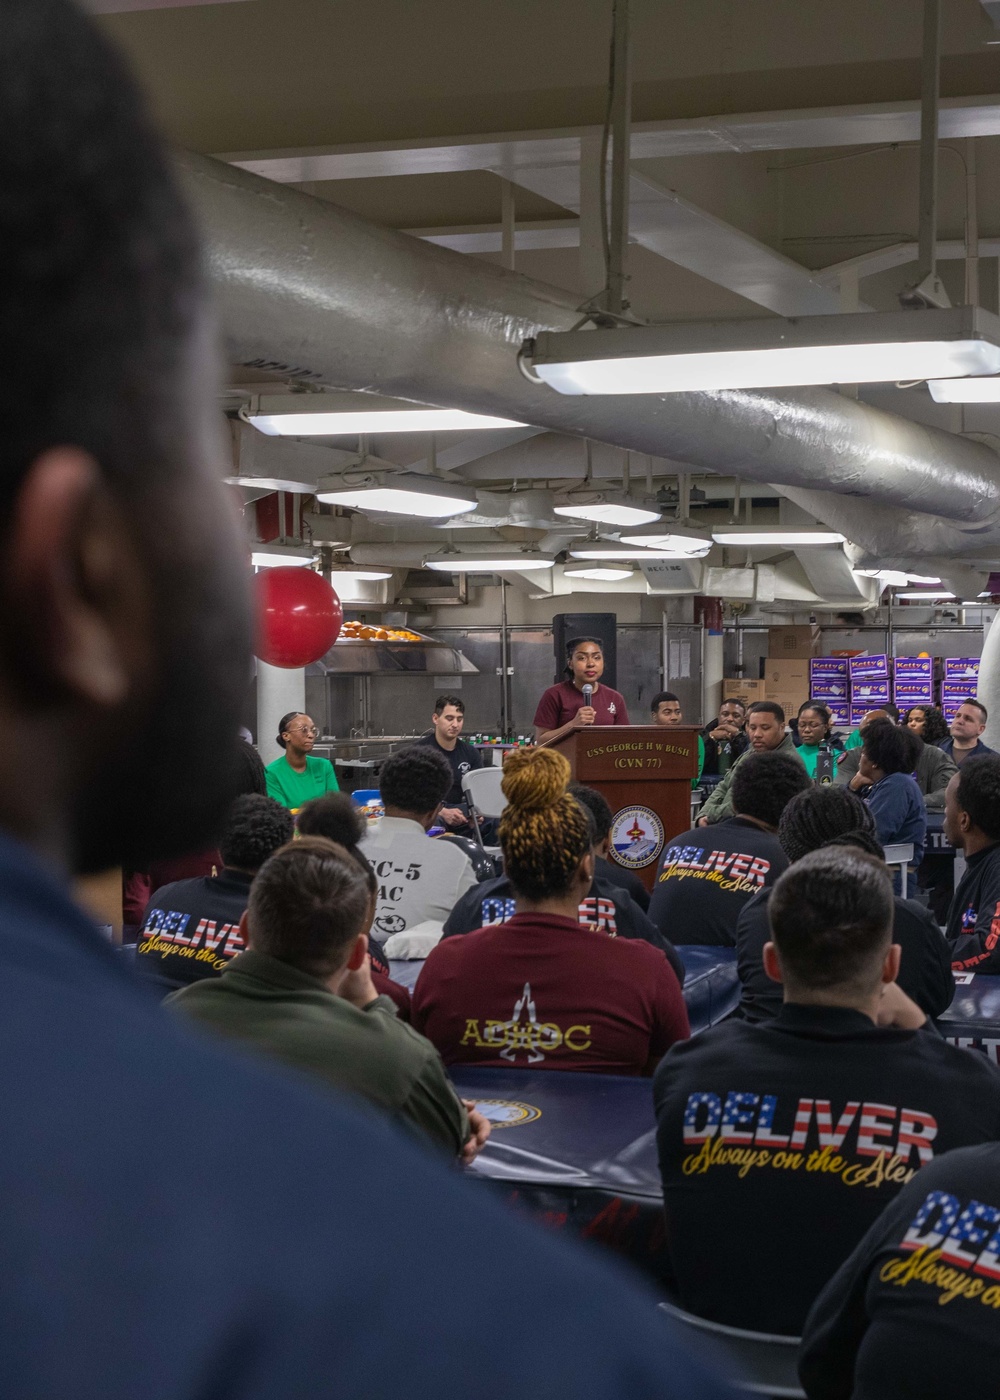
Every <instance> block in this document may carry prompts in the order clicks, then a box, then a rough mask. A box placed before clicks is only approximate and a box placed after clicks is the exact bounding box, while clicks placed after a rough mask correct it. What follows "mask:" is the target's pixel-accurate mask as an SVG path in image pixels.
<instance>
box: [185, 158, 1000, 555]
mask: <svg viewBox="0 0 1000 1400" xmlns="http://www.w3.org/2000/svg"><path fill="white" fill-rule="evenodd" d="M179 171H180V175H181V178H182V181H183V184H184V187H185V189H186V190H187V193H188V195H189V197H190V199H191V201H192V203H193V206H194V208H195V210H196V213H197V214H198V216H199V218H200V222H201V225H202V228H203V231H204V234H205V237H206V243H207V257H208V268H209V274H210V277H211V281H212V283H213V284H214V289H215V293H216V298H217V303H218V306H219V309H220V312H221V317H222V324H223V328H224V331H225V335H226V340H227V343H228V346H229V351H230V353H231V355H232V356H233V358H234V359H235V360H237V361H238V362H240V363H243V364H246V365H251V366H257V367H259V368H263V369H269V370H275V369H277V370H280V371H282V372H284V373H286V374H289V375H296V376H299V377H305V378H311V379H313V380H315V381H317V382H322V383H325V384H327V385H330V386H333V387H336V388H339V389H354V390H371V391H374V390H377V391H378V392H379V393H380V394H389V395H392V396H394V397H397V398H403V399H410V400H413V401H415V402H420V403H426V404H433V405H442V406H446V407H456V408H464V409H468V410H469V411H471V412H479V413H492V414H496V415H498V416H500V417H505V418H510V419H516V420H517V421H519V422H526V423H529V424H533V425H535V426H538V427H546V428H550V429H552V430H554V431H557V432H564V433H572V434H577V435H582V436H586V437H590V438H594V439H598V440H601V441H604V442H610V443H615V444H616V445H618V446H619V447H626V448H631V449H633V450H636V451H639V452H646V453H651V454H653V455H655V456H659V457H669V458H673V459H675V460H678V461H682V462H687V463H690V464H694V465H697V466H700V467H703V468H708V469H710V470H718V469H720V468H721V469H723V470H725V471H727V472H731V473H733V474H735V475H737V476H739V477H741V478H746V479H749V480H752V481H762V482H769V483H773V484H775V485H784V486H795V487H805V488H814V489H820V490H825V491H832V492H837V493H843V494H846V495H857V496H865V497H868V498H870V499H871V500H872V501H874V502H880V503H882V504H883V505H885V506H893V507H899V508H902V509H903V510H904V511H905V510H908V511H914V510H918V511H922V512H925V513H927V514H929V515H934V516H939V517H943V518H944V519H945V520H956V521H962V522H967V523H970V524H973V525H976V524H980V523H992V521H993V520H994V518H995V517H996V516H997V514H998V511H1000V464H998V461H997V458H996V456H995V455H994V454H993V452H992V451H991V450H990V449H989V448H988V447H986V446H985V445H983V444H982V443H978V442H971V441H968V440H967V439H964V438H961V437H957V436H954V435H952V434H949V433H945V432H942V431H940V430H936V429H933V428H928V427H925V426H922V425H919V424H916V423H912V422H909V421H907V420H905V419H902V418H897V417H894V416H893V415H891V414H887V413H882V412H880V411H878V410H877V409H873V408H871V407H870V406H868V405H866V404H864V403H862V402H859V401H858V400H855V399H852V398H849V397H847V396H842V395H839V394H836V393H833V392H832V391H830V390H825V389H799V390H785V391H783V392H781V391H776V392H766V391H724V392H718V393H704V394H670V395H665V396H662V397H656V396H645V397H639V398H637V397H633V396H624V397H601V398H586V397H566V396H564V395H559V394H556V393H554V392H550V391H548V390H546V389H544V388H542V387H539V386H537V385H533V384H530V383H528V381H527V380H526V379H525V378H524V377H523V376H522V375H521V373H520V372H519V370H518V366H517V351H518V349H519V347H520V346H521V345H522V343H523V341H524V340H525V339H526V338H528V337H530V336H533V335H535V334H537V333H538V332H540V331H543V330H552V331H562V330H568V329H570V328H571V327H572V326H573V325H574V324H575V323H576V322H577V320H578V319H579V318H578V313H577V310H576V306H575V304H574V301H573V300H572V299H571V298H570V297H569V296H568V294H567V293H565V292H563V291H560V290H558V289H556V288H553V287H549V286H546V285H544V284H542V283H539V282H534V281H531V280H529V279H528V278H525V277H522V276H520V275H519V274H516V273H512V272H509V271H507V270H505V269H503V268H499V267H495V266H493V265H491V264H488V263H485V262H480V261H477V260H474V259H468V258H464V257H463V256H462V255H461V254H459V253H454V252H452V251H451V250H449V249H447V248H438V247H435V246H433V245H431V244H428V243H424V242H422V241H420V240H418V239H415V238H411V237H409V236H407V235H406V234H402V233H397V232H395V231H394V230H391V229H385V228H379V227H377V226H376V225H374V224H370V223H367V222H366V221H365V220H363V219H360V218H358V217H357V216H356V215H354V214H351V213H349V212H347V211H345V210H342V209H339V208H337V207H336V206H335V205H333V204H329V203H326V202H325V201H322V200H319V199H316V198H314V197H313V196H311V195H307V194H304V193H302V192H301V191H298V190H294V189H290V188H288V187H287V186H284V185H278V184H275V183H273V182H271V181H268V180H264V179H261V178H260V177H259V176H255V175H251V174H249V173H248V172H246V171H244V170H239V169H236V168H234V167H233V166H229V165H225V164H223V163H221V162H219V161H214V160H211V159H208V158H206V157H202V156H195V155H190V154H184V155H181V156H180V157H179ZM867 509H868V507H867V506H860V507H859V513H860V514H861V515H863V514H864V512H865V511H866V510H867ZM895 519H896V520H897V522H898V523H899V525H900V527H901V529H904V531H905V528H906V524H907V522H906V521H905V520H904V519H903V517H902V516H900V515H898V514H897V515H896V516H895ZM913 528H914V529H916V528H917V527H913ZM844 533H845V534H850V532H849V531H847V530H845V531H844ZM953 533H954V534H956V535H960V534H961V532H958V531H956V532H953ZM995 533H996V534H997V536H998V537H1000V527H998V529H997V531H996V532H995ZM937 552H948V551H947V550H943V551H942V550H938V551H937Z"/></svg>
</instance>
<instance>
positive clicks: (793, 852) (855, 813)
mask: <svg viewBox="0 0 1000 1400" xmlns="http://www.w3.org/2000/svg"><path fill="white" fill-rule="evenodd" d="M778 843H779V845H780V846H781V849H782V850H783V851H784V853H785V855H786V856H787V857H788V859H789V860H790V861H793V862H794V861H797V860H801V859H802V857H803V856H804V855H808V853H809V852H810V851H818V850H819V849H820V847H821V846H827V845H830V844H833V843H836V844H839V845H844V844H846V845H853V846H854V847H855V848H858V849H860V850H862V851H867V852H868V853H869V854H871V855H876V854H878V855H880V854H881V847H879V846H878V842H877V839H876V836H875V818H874V817H873V816H872V814H871V808H870V807H868V806H867V805H866V804H865V803H864V802H862V801H861V798H860V797H858V796H857V795H856V794H855V793H853V792H852V791H851V789H850V788H849V787H846V786H841V785H840V784H838V783H832V784H830V786H828V787H808V788H806V790H805V792H800V793H799V794H798V795H797V796H795V797H793V798H792V800H791V801H790V802H789V804H788V806H787V807H786V808H785V810H784V811H783V812H782V814H781V820H780V821H779V822H778ZM876 848H877V849H876Z"/></svg>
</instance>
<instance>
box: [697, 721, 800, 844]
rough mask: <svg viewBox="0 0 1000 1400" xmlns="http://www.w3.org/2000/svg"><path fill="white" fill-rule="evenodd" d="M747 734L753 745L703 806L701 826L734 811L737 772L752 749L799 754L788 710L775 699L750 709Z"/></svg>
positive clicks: (717, 820)
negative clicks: (788, 724) (789, 726)
mask: <svg viewBox="0 0 1000 1400" xmlns="http://www.w3.org/2000/svg"><path fill="white" fill-rule="evenodd" d="M747 737H748V739H749V740H750V746H749V748H748V749H746V751H745V752H744V753H743V755H742V757H741V758H738V759H737V760H736V762H735V763H734V764H733V766H732V767H731V768H730V769H729V771H728V772H727V773H726V775H725V777H724V778H723V779H722V782H721V783H719V785H718V786H717V787H716V788H715V789H714V791H713V792H712V794H711V796H710V797H709V799H708V801H707V802H706V803H705V805H704V807H703V808H702V809H701V816H700V817H699V818H698V825H699V826H711V825H712V824H713V823H714V822H721V821H723V820H724V819H725V818H726V817H731V816H733V815H734V813H733V794H732V785H733V775H734V774H735V773H736V770H737V769H738V768H739V766H740V764H741V763H746V761H747V758H748V757H749V755H750V753H751V752H753V753H770V752H772V751H777V752H780V753H787V754H791V755H792V756H793V757H797V755H798V752H799V751H798V749H797V748H796V747H795V744H794V742H793V740H792V736H791V735H790V734H789V733H787V731H786V729H785V712H784V710H783V709H782V708H781V706H780V705H779V704H778V703H777V702H776V701H774V700H756V701H755V702H754V703H753V704H752V705H751V706H750V708H749V710H747ZM799 762H801V759H799Z"/></svg>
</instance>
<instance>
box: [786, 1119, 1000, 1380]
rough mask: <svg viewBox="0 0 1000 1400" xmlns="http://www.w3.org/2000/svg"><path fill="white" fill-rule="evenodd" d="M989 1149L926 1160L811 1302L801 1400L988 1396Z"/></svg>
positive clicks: (991, 1364) (999, 1337) (999, 1213)
mask: <svg viewBox="0 0 1000 1400" xmlns="http://www.w3.org/2000/svg"><path fill="white" fill-rule="evenodd" d="M998 1318H1000V1144H997V1143H995V1142H991V1143H988V1144H986V1145H985V1146H981V1147H966V1148H963V1149H962V1150H960V1151H958V1152H949V1153H948V1154H947V1156H944V1157H939V1158H936V1159H935V1161H933V1162H931V1163H930V1164H929V1165H928V1166H926V1167H924V1169H923V1170H922V1171H921V1172H920V1174H919V1175H918V1176H917V1177H915V1178H914V1180H913V1181H911V1182H910V1184H909V1185H908V1186H906V1187H904V1189H903V1190H902V1191H901V1192H900V1193H899V1195H898V1196H897V1197H896V1199H895V1201H893V1203H892V1205H890V1206H889V1207H888V1209H887V1210H885V1211H884V1212H883V1213H882V1215H880V1216H879V1218H878V1220H877V1221H876V1222H875V1224H874V1225H873V1226H872V1227H871V1229H870V1230H869V1231H868V1233H867V1234H866V1235H865V1237H864V1238H863V1239H862V1241H861V1243H860V1244H859V1245H858V1247H857V1249H856V1250H855V1251H854V1253H853V1254H852V1255H851V1257H850V1258H849V1259H848V1260H847V1262H846V1263H845V1264H844V1265H843V1266H842V1267H841V1268H840V1269H839V1270H838V1272H837V1273H836V1274H835V1275H834V1276H833V1278H832V1279H831V1281H830V1282H829V1284H827V1286H826V1288H824V1290H823V1292H822V1293H821V1294H820V1295H819V1297H818V1298H817V1300H816V1303H815V1306H814V1307H813V1310H812V1312H811V1313H810V1314H809V1318H808V1320H807V1322H806V1327H805V1332H804V1333H803V1338H802V1351H801V1354H800V1362H799V1374H800V1375H801V1377H802V1380H803V1384H804V1385H805V1388H806V1391H807V1393H808V1395H809V1397H810V1400H993V1397H994V1396H995V1395H996V1394H997V1391H998V1384H997V1375H998V1373H1000V1325H998Z"/></svg>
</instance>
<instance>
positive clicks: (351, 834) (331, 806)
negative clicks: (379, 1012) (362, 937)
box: [295, 792, 410, 1021]
mask: <svg viewBox="0 0 1000 1400" xmlns="http://www.w3.org/2000/svg"><path fill="white" fill-rule="evenodd" d="M295 829H296V831H297V832H298V833H299V835H300V836H325V837H326V839H327V840H328V841H333V842H334V843H335V845H338V846H343V848H344V850H345V851H346V852H347V854H348V855H349V856H352V857H353V859H354V860H356V861H357V862H358V864H359V865H360V866H361V868H362V870H364V872H365V875H366V877H367V880H368V887H369V890H370V892H371V893H372V895H373V896H377V892H378V881H377V880H376V879H375V871H374V870H373V869H372V866H371V862H370V861H369V859H368V857H367V856H366V855H365V854H364V852H363V851H362V850H361V841H362V839H363V837H364V835H365V833H366V832H367V830H368V822H367V820H366V818H365V815H364V813H363V812H362V811H361V810H360V808H358V807H356V806H355V804H354V802H353V801H352V800H351V798H350V797H349V796H348V794H347V793H346V792H330V793H327V795H326V796H325V797H314V798H313V799H312V800H311V801H310V802H307V803H306V805H305V806H304V807H303V808H302V810H301V811H300V812H299V815H298V817H297V818H296V821H295ZM368 961H369V963H370V964H371V969H372V981H373V982H374V983H375V989H376V991H378V992H379V993H380V994H381V995H383V996H387V997H391V998H392V1000H393V1001H394V1002H395V1003H396V1011H397V1012H398V1014H399V1015H400V1016H401V1017H402V1019H403V1020H404V1021H408V1020H409V1019H410V993H409V992H408V991H407V989H406V988H405V987H402V986H400V984H399V983H398V982H394V981H393V980H392V978H391V977H390V976H389V959H388V958H387V957H386V953H385V949H384V948H383V947H382V945H381V943H379V942H378V940H377V939H375V938H373V937H372V933H371V930H370V929H369V931H368Z"/></svg>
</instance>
